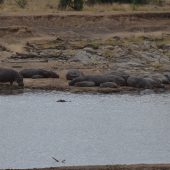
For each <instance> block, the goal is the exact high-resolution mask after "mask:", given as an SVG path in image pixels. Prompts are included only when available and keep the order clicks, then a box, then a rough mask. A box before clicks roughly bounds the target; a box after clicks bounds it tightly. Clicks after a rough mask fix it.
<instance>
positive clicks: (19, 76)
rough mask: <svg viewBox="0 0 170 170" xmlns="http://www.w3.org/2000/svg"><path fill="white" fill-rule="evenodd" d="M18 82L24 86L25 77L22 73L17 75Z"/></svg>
mask: <svg viewBox="0 0 170 170" xmlns="http://www.w3.org/2000/svg"><path fill="white" fill-rule="evenodd" d="M16 82H17V83H18V86H20V87H24V82H23V77H22V76H21V75H20V74H19V75H18V76H17V78H16Z"/></svg>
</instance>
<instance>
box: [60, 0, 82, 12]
mask: <svg viewBox="0 0 170 170" xmlns="http://www.w3.org/2000/svg"><path fill="white" fill-rule="evenodd" d="M83 5H84V0H60V2H59V6H58V7H59V8H60V9H66V8H67V7H71V8H72V9H74V10H76V11H81V10H82V9H83Z"/></svg>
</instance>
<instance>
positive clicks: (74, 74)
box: [66, 69, 84, 80]
mask: <svg viewBox="0 0 170 170" xmlns="http://www.w3.org/2000/svg"><path fill="white" fill-rule="evenodd" d="M81 76H84V74H83V73H82V72H80V71H79V70H77V69H71V70H69V71H68V72H67V74H66V79H67V80H73V79H75V78H77V77H81Z"/></svg>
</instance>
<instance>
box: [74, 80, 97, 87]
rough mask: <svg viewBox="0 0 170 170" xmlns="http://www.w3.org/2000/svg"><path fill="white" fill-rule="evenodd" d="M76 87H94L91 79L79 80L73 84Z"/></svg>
mask: <svg viewBox="0 0 170 170" xmlns="http://www.w3.org/2000/svg"><path fill="white" fill-rule="evenodd" d="M75 86H77V87H94V86H95V83H94V82H93V81H80V82H77V83H76V84H75Z"/></svg>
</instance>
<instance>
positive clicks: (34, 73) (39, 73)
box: [20, 69, 59, 78]
mask: <svg viewBox="0 0 170 170" xmlns="http://www.w3.org/2000/svg"><path fill="white" fill-rule="evenodd" d="M20 74H21V75H22V76H23V77H24V78H59V75H58V74H56V73H55V72H53V71H47V70H43V69H24V70H22V71H20Z"/></svg>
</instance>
